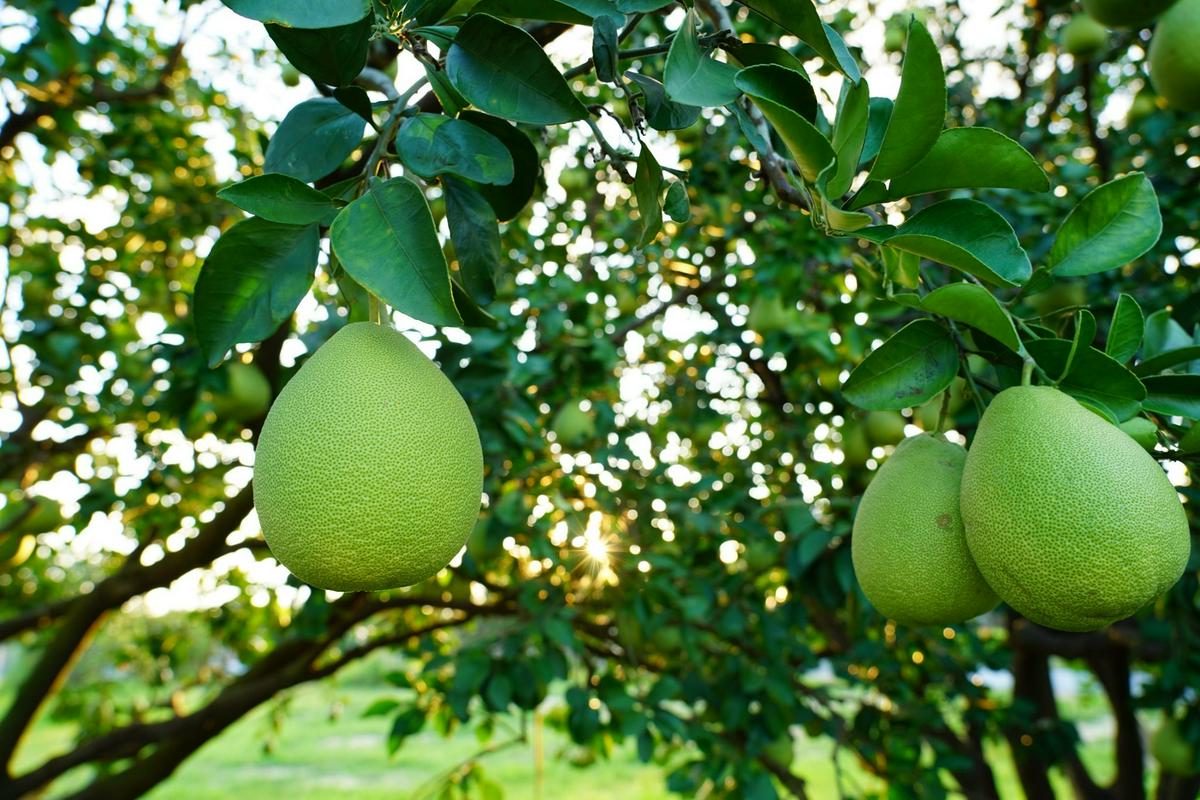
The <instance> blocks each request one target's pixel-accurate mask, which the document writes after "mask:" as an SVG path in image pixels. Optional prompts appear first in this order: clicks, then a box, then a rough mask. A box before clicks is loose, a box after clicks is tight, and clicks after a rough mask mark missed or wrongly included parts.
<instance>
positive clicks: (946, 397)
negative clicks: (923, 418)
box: [934, 389, 950, 435]
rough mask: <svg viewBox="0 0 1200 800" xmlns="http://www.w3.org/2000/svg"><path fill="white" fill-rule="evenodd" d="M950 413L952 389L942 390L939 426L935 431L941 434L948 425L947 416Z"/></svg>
mask: <svg viewBox="0 0 1200 800" xmlns="http://www.w3.org/2000/svg"><path fill="white" fill-rule="evenodd" d="M949 414H950V390H949V389H947V390H945V391H944V392H942V409H941V410H940V411H939V412H938V420H937V428H935V429H934V433H937V434H938V435H941V434H942V433H943V431H944V429H945V426H946V417H947V416H949Z"/></svg>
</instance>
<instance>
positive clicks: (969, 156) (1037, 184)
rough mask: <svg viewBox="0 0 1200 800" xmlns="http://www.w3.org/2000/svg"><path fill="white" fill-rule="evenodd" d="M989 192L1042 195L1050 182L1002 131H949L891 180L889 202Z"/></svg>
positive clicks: (983, 129)
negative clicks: (936, 194) (967, 191)
mask: <svg viewBox="0 0 1200 800" xmlns="http://www.w3.org/2000/svg"><path fill="white" fill-rule="evenodd" d="M986 187H991V188H998V189H1022V190H1024V191H1027V192H1044V191H1046V190H1047V189H1049V188H1050V180H1049V179H1048V178H1047V177H1046V173H1045V172H1043V171H1042V168H1041V166H1040V165H1039V164H1038V162H1037V159H1035V158H1034V157H1033V156H1032V155H1030V154H1029V152H1028V151H1027V150H1026V149H1025V148H1024V147H1021V145H1019V144H1017V143H1016V142H1015V141H1013V140H1012V139H1010V138H1008V137H1007V136H1005V135H1004V134H1002V133H1000V132H999V131H994V130H992V129H991V128H951V129H950V130H946V131H942V133H941V135H940V136H939V137H938V139H937V142H935V143H934V145H933V148H932V149H931V150H930V151H929V152H928V153H926V154H925V157H924V158H922V159H921V160H920V161H918V162H917V163H916V165H915V166H913V168H912V169H910V170H909V171H908V172H905V173H904V174H903V175H900V176H899V177H897V178H894V179H893V180H892V182H891V183H890V184H889V185H888V197H889V199H891V200H898V199H900V198H902V197H914V196H916V195H919V194H926V193H928V192H941V191H945V190H947V189H979V188H986Z"/></svg>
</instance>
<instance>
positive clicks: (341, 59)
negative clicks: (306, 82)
mask: <svg viewBox="0 0 1200 800" xmlns="http://www.w3.org/2000/svg"><path fill="white" fill-rule="evenodd" d="M373 22H374V20H373V18H372V17H371V16H364V17H363V18H362V19H360V20H358V21H356V22H351V23H349V24H346V25H338V26H336V27H333V28H321V29H317V30H306V29H303V28H288V27H285V26H283V25H274V24H272V25H267V35H269V36H270V37H271V39H272V40H273V41H274V42H275V44H276V46H278V47H279V50H280V52H282V53H283V54H284V56H286V57H287V60H288V61H289V62H291V64H292V66H294V67H295V68H296V69H298V70H300V71H301V72H303V73H304V74H305V75H308V76H310V77H312V78H313V79H315V80H318V81H320V82H321V83H328V84H329V85H331V86H346V85H348V84H349V83H350V82H351V81H353V80H354V79H355V78H356V77H358V73H360V72H362V69H363V67H365V66H366V65H367V46H368V44H369V42H370V40H371V25H372V23H373Z"/></svg>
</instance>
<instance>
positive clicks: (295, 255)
mask: <svg viewBox="0 0 1200 800" xmlns="http://www.w3.org/2000/svg"><path fill="white" fill-rule="evenodd" d="M320 240H321V237H320V232H319V230H318V228H317V226H316V225H315V224H314V225H283V224H280V223H278V222H270V221H269V220H265V219H257V218H251V219H245V220H242V221H241V222H239V223H237V224H236V225H234V226H233V227H231V228H230V229H229V230H227V231H225V233H223V234H222V235H221V238H219V239H217V241H216V243H215V244H214V245H213V246H212V250H211V251H209V254H208V258H206V259H204V265H203V267H202V268H201V270H200V277H199V278H198V279H197V280H196V289H195V292H194V297H193V306H194V308H193V313H192V316H193V318H194V320H195V324H196V336H197V338H198V339H199V341H200V349H201V350H202V351H203V352H204V356H205V359H206V361H207V362H208V365H209V366H210V367H215V366H216V365H217V364H220V363H221V360H222V359H224V358H225V353H227V352H228V351H229V348H231V347H233V346H234V345H235V344H238V343H239V342H258V341H262V340H263V339H265V338H267V337H268V336H270V335H271V334H272V333H274V332H275V330H276V329H277V328H278V327H279V326H280V325H281V324H282V323H283V321H284V320H286V319H287V318H288V317H290V316H291V314H292V312H293V311H295V310H296V306H297V305H299V303H300V301H301V300H302V299H304V295H306V294H307V293H308V290H309V287H310V286H312V281H313V274H314V273H315V272H316V269H317V251H318V247H319V245H320Z"/></svg>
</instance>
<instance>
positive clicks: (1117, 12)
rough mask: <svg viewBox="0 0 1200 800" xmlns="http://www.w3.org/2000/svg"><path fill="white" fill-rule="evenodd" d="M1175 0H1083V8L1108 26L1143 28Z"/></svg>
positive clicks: (1097, 20)
mask: <svg viewBox="0 0 1200 800" xmlns="http://www.w3.org/2000/svg"><path fill="white" fill-rule="evenodd" d="M1174 2H1175V0H1083V10H1084V11H1086V12H1087V15H1088V16H1089V17H1091V18H1092V19H1094V20H1096V22H1099V23H1101V24H1102V25H1107V26H1108V27H1110V28H1144V27H1146V26H1147V25H1149V24H1150V23H1151V22H1153V21H1154V18H1155V17H1157V16H1158V15H1159V14H1161V13H1163V12H1164V11H1166V10H1167V9H1168V8H1170V7H1171V4H1172V3H1174Z"/></svg>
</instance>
